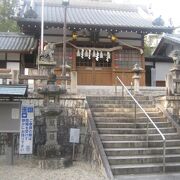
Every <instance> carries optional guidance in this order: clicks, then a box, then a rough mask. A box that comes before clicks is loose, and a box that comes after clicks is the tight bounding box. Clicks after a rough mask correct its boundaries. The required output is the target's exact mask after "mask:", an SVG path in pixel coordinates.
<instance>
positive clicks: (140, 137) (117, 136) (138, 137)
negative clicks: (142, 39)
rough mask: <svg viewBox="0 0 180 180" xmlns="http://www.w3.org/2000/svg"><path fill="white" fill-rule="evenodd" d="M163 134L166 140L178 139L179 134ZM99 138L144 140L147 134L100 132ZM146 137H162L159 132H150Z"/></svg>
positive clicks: (108, 139) (159, 138)
mask: <svg viewBox="0 0 180 180" xmlns="http://www.w3.org/2000/svg"><path fill="white" fill-rule="evenodd" d="M163 135H164V136H165V138H166V140H170V139H180V135H179V134H178V133H164V134H163ZM100 138H101V140H102V141H129V140H131V141H133V140H134V141H145V140H146V138H147V136H146V135H143V134H141V135H139V134H100ZM148 138H149V140H161V139H162V137H161V136H160V135H159V134H151V135H149V137H148Z"/></svg>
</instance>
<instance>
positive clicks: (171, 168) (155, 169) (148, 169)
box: [111, 163, 180, 175]
mask: <svg viewBox="0 0 180 180" xmlns="http://www.w3.org/2000/svg"><path fill="white" fill-rule="evenodd" d="M111 169H112V172H113V175H125V174H150V173H160V172H163V164H162V163H156V164H131V165H112V166H111ZM179 170H180V163H166V172H179Z"/></svg>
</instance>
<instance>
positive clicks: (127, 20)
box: [20, 2, 172, 30]
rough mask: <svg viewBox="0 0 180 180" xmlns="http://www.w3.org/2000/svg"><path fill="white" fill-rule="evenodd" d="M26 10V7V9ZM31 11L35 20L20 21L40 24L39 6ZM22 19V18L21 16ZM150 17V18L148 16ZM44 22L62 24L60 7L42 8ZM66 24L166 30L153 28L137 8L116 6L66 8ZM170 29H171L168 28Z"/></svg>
mask: <svg viewBox="0 0 180 180" xmlns="http://www.w3.org/2000/svg"><path fill="white" fill-rule="evenodd" d="M26 9H27V7H26ZM33 10H34V11H35V12H36V13H37V15H38V16H37V18H22V19H21V18H20V19H21V20H22V21H31V22H40V21H41V4H40V3H37V2H36V3H35V4H34V6H33ZM21 17H23V16H21ZM149 17H150V16H149ZM44 21H45V23H49V24H59V25H60V24H63V22H64V9H63V7H62V5H55V4H53V3H49V4H45V6H44ZM67 24H68V25H69V26H70V25H79V26H97V27H103V26H105V27H117V28H121V27H122V28H123V27H124V28H125V27H127V28H141V29H143V28H144V29H149V28H151V29H157V30H158V29H168V27H165V26H154V25H153V24H152V19H151V18H148V14H147V13H146V12H145V11H143V10H142V8H139V7H137V6H132V5H131V6H127V5H126V6H125V5H123V6H122V5H118V6H117V7H92V6H87V7H85V6H77V5H76V6H75V5H69V6H68V8H67ZM169 29H172V28H169Z"/></svg>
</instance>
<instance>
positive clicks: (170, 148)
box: [87, 96, 180, 176]
mask: <svg viewBox="0 0 180 180" xmlns="http://www.w3.org/2000/svg"><path fill="white" fill-rule="evenodd" d="M136 99H137V100H138V102H139V103H140V104H141V106H142V107H143V108H144V109H145V111H146V112H147V113H148V115H149V116H150V117H151V118H152V120H153V121H154V123H155V124H156V125H157V127H158V128H159V129H160V131H161V132H162V133H163V134H164V136H165V138H166V146H167V147H166V172H175V171H180V135H179V134H178V133H177V130H176V129H175V128H174V127H173V126H172V123H171V122H169V121H168V120H167V119H166V118H165V117H163V114H162V112H159V111H158V109H156V108H155V106H154V105H153V102H152V100H151V99H149V98H148V97H145V96H139V97H136ZM87 100H88V104H89V107H90V109H91V112H92V116H93V119H94V121H95V124H96V127H97V129H98V132H99V135H100V138H101V141H102V144H103V147H104V151H105V153H106V155H107V159H108V161H109V164H110V167H111V170H112V173H113V175H114V176H116V175H125V174H145V173H159V172H163V148H162V147H163V143H162V138H161V136H160V135H159V134H158V132H157V130H156V129H155V128H154V127H153V125H152V124H150V125H149V141H148V143H147V141H146V137H147V136H146V129H147V128H146V127H147V124H146V121H147V118H146V117H145V115H144V114H143V113H142V111H141V110H140V109H139V108H137V114H136V120H135V113H134V109H135V105H134V102H133V101H132V100H131V99H130V98H129V97H125V98H123V97H117V96H106V97H105V96H104V97H103V96H98V97H96V96H89V97H87Z"/></svg>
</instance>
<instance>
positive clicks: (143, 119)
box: [94, 116, 167, 123]
mask: <svg viewBox="0 0 180 180" xmlns="http://www.w3.org/2000/svg"><path fill="white" fill-rule="evenodd" d="M151 119H152V120H153V122H155V123H156V122H167V119H166V118H165V117H163V116H159V117H151ZM94 121H95V122H96V123H98V122H122V123H141V122H146V121H147V117H138V118H137V119H136V122H135V119H134V117H122V116H121V117H107V116H101V117H94Z"/></svg>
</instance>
